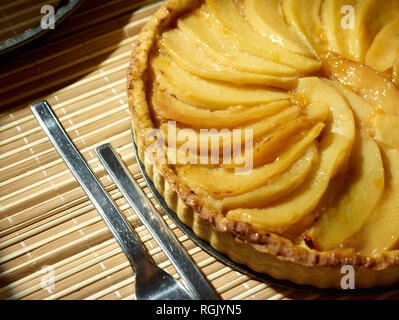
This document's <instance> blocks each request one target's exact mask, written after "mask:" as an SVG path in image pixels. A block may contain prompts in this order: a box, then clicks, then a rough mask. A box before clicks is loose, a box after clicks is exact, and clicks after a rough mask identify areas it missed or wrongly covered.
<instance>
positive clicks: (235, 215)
mask: <svg viewBox="0 0 399 320" xmlns="http://www.w3.org/2000/svg"><path fill="white" fill-rule="evenodd" d="M298 91H299V92H300V93H301V94H303V95H304V96H305V97H308V98H309V99H310V101H319V100H321V101H333V102H332V103H331V105H330V108H331V113H332V120H331V124H330V126H329V127H327V128H326V129H327V130H326V131H325V133H324V135H323V138H322V140H321V142H320V147H319V155H320V158H319V159H320V161H319V162H318V164H317V165H316V166H315V167H314V168H313V170H312V173H311V174H310V175H309V176H308V177H307V179H306V180H305V182H304V183H303V184H302V185H301V186H300V187H299V188H297V189H296V190H295V191H294V192H293V193H292V194H290V195H289V196H288V197H285V198H283V199H281V201H277V202H275V203H273V204H272V205H270V206H269V207H267V208H265V209H236V210H232V211H230V212H228V214H227V217H228V219H229V220H232V221H239V222H244V223H249V224H251V225H252V226H253V227H254V228H255V230H257V231H259V232H265V231H272V232H277V233H280V234H281V233H283V232H284V231H285V230H286V229H287V228H288V227H289V226H290V225H291V224H294V223H297V222H298V221H300V220H301V219H303V218H304V217H306V216H307V215H308V214H310V213H311V212H312V210H313V209H314V208H315V207H316V206H317V204H318V203H319V201H320V199H321V197H322V196H323V194H324V193H325V191H326V189H327V187H328V184H329V181H330V180H331V179H332V178H333V177H334V176H335V175H336V174H337V172H339V171H341V170H342V169H343V167H344V165H346V163H347V159H348V157H349V155H350V151H351V148H352V144H353V141H354V138H355V126H354V118H353V114H352V111H351V110H350V107H349V106H348V104H347V103H346V101H345V100H344V99H343V97H342V96H341V95H340V94H339V93H338V92H337V91H336V90H335V89H334V88H333V87H331V86H330V85H328V83H326V82H324V81H323V80H320V79H318V78H304V79H301V80H300V81H299V87H298Z"/></svg>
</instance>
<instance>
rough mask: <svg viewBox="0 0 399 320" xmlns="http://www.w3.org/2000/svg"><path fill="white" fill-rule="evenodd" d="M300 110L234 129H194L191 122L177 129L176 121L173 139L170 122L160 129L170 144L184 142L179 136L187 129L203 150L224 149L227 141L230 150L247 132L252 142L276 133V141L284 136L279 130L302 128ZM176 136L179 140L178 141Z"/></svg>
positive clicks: (291, 108)
mask: <svg viewBox="0 0 399 320" xmlns="http://www.w3.org/2000/svg"><path fill="white" fill-rule="evenodd" d="M300 111H301V110H300V107H298V106H291V107H289V108H286V109H284V110H282V111H281V112H279V113H277V114H276V115H274V116H271V117H266V118H264V119H262V120H260V121H257V122H253V123H250V124H248V125H246V126H242V127H237V128H235V129H234V131H232V130H227V129H221V130H215V129H214V128H211V129H209V130H206V129H204V128H200V127H197V128H200V129H195V130H194V129H193V127H196V124H195V123H191V127H184V126H182V125H180V124H177V125H176V129H175V128H174V123H172V130H176V134H173V135H171V138H172V140H169V139H170V138H169V137H168V128H169V127H170V124H169V123H163V124H161V126H160V129H161V130H162V132H164V136H165V138H166V142H167V143H168V144H171V143H173V145H175V146H178V147H179V146H180V145H182V144H183V143H184V141H183V140H184V139H183V138H182V139H180V138H179V137H184V135H185V134H187V131H190V132H192V134H191V139H193V142H194V143H195V145H196V146H197V148H202V150H209V151H211V150H213V149H220V150H222V149H223V148H224V146H225V143H227V146H228V150H229V152H230V150H231V147H234V148H237V147H239V146H241V145H242V144H244V143H245V140H246V139H247V138H246V132H250V135H251V142H252V141H257V140H259V139H260V138H262V137H263V136H264V135H270V136H273V135H274V137H275V141H276V142H277V140H278V139H276V138H277V136H278V137H279V138H282V135H283V133H280V132H279V131H284V128H285V131H287V130H289V129H291V130H299V129H301V125H303V121H302V123H299V122H298V120H296V119H301V118H298V117H299V116H300ZM302 118H303V117H302ZM287 123H288V124H287ZM184 131H185V132H184ZM285 134H287V132H285ZM176 138H177V140H178V141H176ZM233 143H234V144H233ZM234 150H235V149H234Z"/></svg>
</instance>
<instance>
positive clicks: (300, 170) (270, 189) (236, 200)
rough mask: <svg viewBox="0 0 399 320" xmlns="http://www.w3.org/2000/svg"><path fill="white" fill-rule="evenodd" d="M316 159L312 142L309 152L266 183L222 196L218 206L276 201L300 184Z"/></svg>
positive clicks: (249, 205)
mask: <svg viewBox="0 0 399 320" xmlns="http://www.w3.org/2000/svg"><path fill="white" fill-rule="evenodd" d="M317 159H318V151H317V147H316V145H315V144H313V145H312V146H311V147H310V149H309V152H307V153H305V154H304V155H303V156H302V157H301V158H299V159H298V161H296V162H294V164H293V165H292V166H291V167H290V168H289V169H288V170H287V171H285V172H283V173H281V174H279V175H276V176H275V177H272V178H271V179H270V180H269V181H268V183H267V184H266V185H264V186H262V187H260V188H258V189H255V190H253V191H250V192H247V193H244V194H242V195H239V196H235V197H227V198H224V199H223V200H221V201H220V203H219V207H220V208H221V210H222V211H226V210H231V209H236V208H243V207H245V208H256V207H262V206H265V205H267V204H269V203H271V202H273V201H276V200H278V199H279V198H281V197H283V196H285V195H287V194H289V193H291V192H292V191H293V190H294V189H295V188H297V187H298V186H299V185H301V183H302V182H303V181H304V180H305V178H306V176H307V175H308V174H309V173H310V171H311V169H312V166H313V165H314V164H315V163H316V162H317Z"/></svg>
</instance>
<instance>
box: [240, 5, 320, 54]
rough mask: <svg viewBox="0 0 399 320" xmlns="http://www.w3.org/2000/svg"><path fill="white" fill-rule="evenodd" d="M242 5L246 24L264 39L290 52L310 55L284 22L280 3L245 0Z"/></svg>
mask: <svg viewBox="0 0 399 320" xmlns="http://www.w3.org/2000/svg"><path fill="white" fill-rule="evenodd" d="M243 4H244V10H245V15H246V16H247V18H248V22H249V23H250V24H251V25H252V27H253V28H254V29H255V30H256V31H258V32H259V33H261V34H262V35H263V36H264V37H266V38H267V39H269V40H271V41H272V42H273V43H276V44H279V45H280V46H282V47H284V48H286V49H287V50H290V51H292V52H295V53H299V54H302V55H305V56H311V55H312V53H311V52H310V51H309V49H308V48H306V47H305V46H303V45H301V42H300V41H299V39H298V38H297V37H296V36H295V35H294V34H293V33H292V31H291V30H290V28H289V26H288V25H287V23H286V22H285V20H284V17H283V15H282V12H281V6H280V4H281V1H264V0H245V1H244V3H243Z"/></svg>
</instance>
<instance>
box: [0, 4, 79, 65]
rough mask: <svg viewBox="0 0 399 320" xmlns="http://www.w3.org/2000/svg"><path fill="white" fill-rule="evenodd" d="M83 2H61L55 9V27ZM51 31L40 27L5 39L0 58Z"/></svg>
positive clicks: (0, 46)
mask: <svg viewBox="0 0 399 320" xmlns="http://www.w3.org/2000/svg"><path fill="white" fill-rule="evenodd" d="M82 2H83V0H62V1H61V2H60V4H59V5H58V7H57V8H55V14H54V18H55V27H57V26H58V25H59V24H60V23H62V22H63V21H64V20H65V19H66V18H67V17H68V16H69V15H70V14H71V13H72V12H73V11H75V9H76V8H77V7H78V6H79V5H80V4H81V3H82ZM49 30H51V29H42V28H41V26H40V25H38V26H37V27H35V28H31V29H28V30H26V31H25V32H24V33H23V34H21V35H18V36H16V37H13V38H9V39H7V40H6V41H5V42H3V43H1V44H0V57H1V56H5V55H8V54H9V53H10V52H11V51H14V50H16V49H19V48H21V47H22V46H25V45H27V44H28V43H31V42H33V41H35V40H37V39H39V38H40V37H42V36H43V35H45V34H46V33H47V32H48V31H49Z"/></svg>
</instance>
